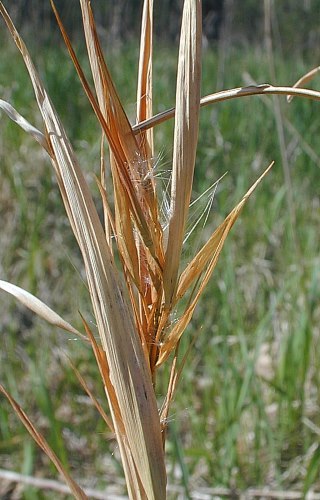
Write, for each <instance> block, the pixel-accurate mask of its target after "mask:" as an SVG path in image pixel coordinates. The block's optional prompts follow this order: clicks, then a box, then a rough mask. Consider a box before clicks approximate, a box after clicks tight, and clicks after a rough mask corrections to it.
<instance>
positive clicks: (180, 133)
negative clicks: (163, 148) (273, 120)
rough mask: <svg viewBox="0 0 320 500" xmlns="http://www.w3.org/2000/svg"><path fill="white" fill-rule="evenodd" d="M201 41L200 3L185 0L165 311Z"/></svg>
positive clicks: (181, 222) (188, 175) (188, 171)
mask: <svg viewBox="0 0 320 500" xmlns="http://www.w3.org/2000/svg"><path fill="white" fill-rule="evenodd" d="M201 38H202V35H201V2H200V1H199V0H186V1H185V3H184V8H183V17H182V28H181V37H180V49H179V62H178V75H177V91H176V114H175V128H174V142H173V167H172V186H171V203H170V222H169V234H168V244H167V249H166V254H165V261H166V263H165V270H164V277H163V283H164V292H165V303H166V307H167V308H168V307H169V306H170V304H171V302H172V300H173V297H174V294H175V290H176V284H177V277H178V271H179V263H180V256H181V251H182V244H183V239H184V229H185V224H186V220H187V215H188V209H189V204H190V197H191V189H192V182H193V172H194V166H195V158H196V148H197V142H198V127H199V109H200V108H199V106H200V85H201Z"/></svg>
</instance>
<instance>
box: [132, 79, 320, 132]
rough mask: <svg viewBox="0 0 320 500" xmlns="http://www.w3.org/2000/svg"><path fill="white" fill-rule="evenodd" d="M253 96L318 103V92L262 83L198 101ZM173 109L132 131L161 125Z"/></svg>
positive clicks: (136, 126)
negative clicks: (288, 98)
mask: <svg viewBox="0 0 320 500" xmlns="http://www.w3.org/2000/svg"><path fill="white" fill-rule="evenodd" d="M253 95H283V96H290V95H291V96H293V97H295V96H297V97H304V98H305V99H311V100H313V101H320V92H318V91H316V90H310V89H301V88H294V87H275V86H273V85H269V84H268V83H263V84H261V85H249V86H247V87H236V88H234V89H229V90H221V91H220V92H216V93H214V94H208V95H206V96H205V97H202V98H201V100H200V107H203V106H208V105H209V104H214V103H216V102H223V101H228V100H230V99H237V98H239V97H248V96H253ZM175 112H176V111H175V108H171V109H167V110H166V111H161V113H158V114H157V115H155V116H153V117H152V118H150V119H149V120H145V121H144V122H142V123H138V124H136V125H134V126H133V127H132V129H133V131H134V132H135V133H136V134H138V133H140V132H141V131H142V130H147V129H148V128H150V127H155V126H156V125H159V124H160V123H163V122H165V121H167V120H169V119H170V118H173V117H174V115H175Z"/></svg>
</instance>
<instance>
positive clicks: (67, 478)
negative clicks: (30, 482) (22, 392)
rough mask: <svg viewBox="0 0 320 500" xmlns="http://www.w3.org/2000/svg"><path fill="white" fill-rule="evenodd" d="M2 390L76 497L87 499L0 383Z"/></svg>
mask: <svg viewBox="0 0 320 500" xmlns="http://www.w3.org/2000/svg"><path fill="white" fill-rule="evenodd" d="M0 392H1V393H2V394H3V395H4V396H5V397H6V398H7V399H8V401H9V403H10V404H11V406H12V408H13V409H14V411H15V412H16V414H17V415H18V417H19V418H20V420H21V422H22V423H23V425H24V426H25V428H26V429H27V431H28V432H29V434H30V435H31V436H32V437H33V439H34V440H35V441H36V443H37V444H38V446H39V447H40V448H41V449H42V450H43V451H44V452H45V454H46V455H48V457H49V458H50V460H51V461H52V462H53V463H54V465H55V466H56V468H57V469H58V471H59V472H60V474H62V476H63V477H64V479H65V481H66V483H67V484H68V486H69V488H70V490H71V491H72V493H73V495H74V497H75V498H76V499H78V500H85V499H87V496H86V495H85V493H84V491H83V490H82V489H81V488H80V486H78V484H77V483H76V482H75V481H74V480H73V479H72V477H71V476H70V475H69V473H68V471H67V470H66V469H65V468H64V466H63V465H62V463H61V462H60V460H59V458H58V457H57V455H56V454H55V452H54V451H53V450H52V448H51V447H50V446H49V444H48V443H47V441H46V440H45V438H44V437H43V435H42V434H41V433H40V432H39V431H37V429H36V428H35V426H34V425H33V423H32V422H31V420H30V419H29V417H28V416H27V415H26V414H25V412H24V411H23V409H22V408H21V407H20V406H19V404H18V403H17V401H16V400H15V399H14V398H13V397H12V396H10V394H9V393H8V392H7V391H6V390H5V388H4V387H3V386H2V385H1V384H0Z"/></svg>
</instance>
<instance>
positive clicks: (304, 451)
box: [0, 0, 320, 500]
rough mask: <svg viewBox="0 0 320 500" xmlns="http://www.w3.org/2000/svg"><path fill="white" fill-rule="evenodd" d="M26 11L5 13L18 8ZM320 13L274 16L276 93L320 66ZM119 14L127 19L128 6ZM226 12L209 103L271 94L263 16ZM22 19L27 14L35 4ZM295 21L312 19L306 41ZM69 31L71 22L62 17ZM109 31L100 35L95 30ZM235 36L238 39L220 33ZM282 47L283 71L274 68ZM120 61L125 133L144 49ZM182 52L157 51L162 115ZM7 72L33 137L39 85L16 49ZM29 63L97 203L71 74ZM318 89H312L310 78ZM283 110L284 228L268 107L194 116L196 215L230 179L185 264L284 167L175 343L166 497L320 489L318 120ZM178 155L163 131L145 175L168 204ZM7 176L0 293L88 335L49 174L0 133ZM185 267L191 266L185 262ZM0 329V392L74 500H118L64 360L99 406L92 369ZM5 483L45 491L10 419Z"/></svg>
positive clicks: (58, 340)
mask: <svg viewBox="0 0 320 500" xmlns="http://www.w3.org/2000/svg"><path fill="white" fill-rule="evenodd" d="M19 3H20V2H19V0H17V1H16V2H15V4H16V7H18V4H19ZM24 3H25V5H27V3H26V2H24ZM40 3H41V5H44V2H40ZM71 3H72V4H73V3H74V2H70V7H67V5H68V6H69V2H68V3H66V2H63V6H62V7H64V8H66V9H67V8H70V9H73V8H74V7H73V6H72V7H71ZM120 3H122V2H120ZM289 3H290V9H289ZM316 3H317V2H312V1H311V0H310V1H309V2H306V1H305V2H277V3H276V4H275V11H274V15H276V16H277V19H278V21H277V22H278V27H279V29H278V37H279V38H278V39H275V52H274V66H275V73H276V82H272V83H277V84H291V83H293V82H294V81H296V79H298V77H299V76H300V75H301V74H303V73H304V72H306V71H308V70H309V69H310V68H311V67H313V66H316V65H317V64H318V60H317V57H318V56H319V44H318V48H317V49H315V50H314V51H312V52H310V47H311V46H313V45H312V44H313V43H315V42H314V40H318V38H317V37H319V31H318V30H319V27H316V26H315V23H316V20H315V18H316V17H317V16H315V9H316ZM57 4H58V2H57ZM75 4H76V7H75V9H77V8H78V4H77V2H75ZM122 4H123V3H122ZM128 4H130V5H132V6H133V5H134V2H131V3H130V2H129V3H128ZM167 4H168V8H169V2H167V3H164V8H165V6H167ZM229 4H230V6H231V7H232V8H233V16H232V20H231V21H230V20H229V21H230V22H229V24H227V26H226V27H225V28H224V30H225V31H224V37H226V38H224V41H225V43H221V42H212V44H211V43H209V45H208V46H207V47H206V48H205V50H204V57H203V77H204V79H203V92H202V93H203V94H206V93H210V92H212V91H213V90H216V85H218V84H219V85H221V87H223V88H229V87H233V86H239V85H240V86H241V85H244V84H247V83H248V79H249V80H250V81H251V82H253V81H257V82H258V83H262V82H265V81H269V80H270V67H269V62H268V58H267V56H266V54H265V52H264V51H263V50H262V45H263V43H262V42H263V40H262V39H259V29H260V30H261V29H262V30H263V27H262V28H261V26H263V12H261V9H262V7H261V3H259V2H250V1H247V2H242V5H243V6H244V5H247V7H246V8H248V10H247V11H246V12H249V11H250V16H252V17H251V18H250V16H249V15H248V16H242V17H241V19H240V14H239V9H240V7H239V6H238V3H237V2H234V3H233V2H230V3H229ZM30 5H31V4H30ZM39 5H40V4H39ZM106 5H107V3H106ZM114 5H115V4H114ZM139 5H140V3H139ZM32 6H33V8H34V9H35V12H37V7H36V6H37V2H36V1H35V0H34V1H33V2H32ZM9 7H10V6H9ZM94 7H96V6H95V5H94ZM97 7H99V6H98V2H97ZM286 7H287V9H286ZM39 8H40V7H39ZM105 8H106V7H105ZM243 8H244V7H243ZM10 10H11V9H10ZM96 10H98V9H96ZM70 12H71V11H70ZM302 13H303V15H302ZM304 14H305V15H306V16H309V20H308V23H309V24H307V20H306V18H305V17H304ZM64 15H65V17H66V18H67V17H68V13H67V12H65V14H64ZM99 15H100V14H99ZM101 16H102V17H101V22H102V19H103V13H102V14H101ZM137 16H140V11H139V14H137ZM299 16H300V17H299ZM30 19H32V18H30ZM137 19H138V17H137ZM284 19H286V22H284ZM252 20H254V23H253V22H252ZM298 20H299V23H298ZM28 22H30V26H31V20H30V21H27V28H28ZM21 23H24V19H21ZM137 23H138V21H137ZM230 23H231V24H230ZM304 23H306V25H305V26H306V27H304ZM50 25H51V21H50ZM234 25H237V29H236V30H235V31H234V30H233V29H231V28H230V26H234ZM297 26H298V27H299V29H297ZM300 29H301V33H300ZM50 30H51V28H50ZM304 30H305V31H304ZM49 32H50V33H51V31H47V33H49ZM262 32H263V31H262ZM302 32H304V36H302ZM134 33H135V31H134V30H133V31H132V36H134ZM228 33H229V34H230V33H231V35H230V38H229V37H228ZM274 33H275V32H274ZM306 33H307V35H306ZM308 34H309V35H308ZM1 36H2V35H1ZM293 36H294V37H295V38H294V40H296V41H297V43H296V44H295V43H293V42H292V40H293V38H292V37H293ZM237 37H238V38H237ZM290 37H291V38H290ZM308 37H309V38H308ZM260 38H263V37H261V31H260ZM239 40H243V43H240V44H239V43H238V42H239ZM248 41H250V44H248ZM280 41H281V43H280ZM290 43H291V48H292V54H290V55H289V56H286V57H284V52H285V51H286V53H287V51H288V50H289V44H290ZM122 44H123V45H122V48H118V49H117V52H113V51H112V50H110V54H109V57H108V59H109V61H110V64H111V69H112V75H113V77H114V79H115V81H116V84H117V86H118V88H119V92H120V95H121V97H122V99H123V101H124V105H125V108H126V110H127V112H128V114H129V116H130V118H131V119H132V120H134V117H135V99H136V97H135V86H136V73H137V44H136V43H130V44H128V43H127V44H126V42H125V41H123V42H122ZM310 44H311V45H310ZM295 45H296V48H295ZM80 51H81V49H80ZM317 51H318V52H317ZM175 52H176V47H175V49H174V50H173V49H172V45H170V46H168V45H165V43H162V44H159V46H157V48H156V52H155V67H154V85H155V89H154V94H155V112H156V111H160V110H163V109H165V108H167V107H170V106H172V104H173V102H174V94H175V88H174V81H175V72H176V69H175V68H176V55H175ZM1 54H2V57H1V59H0V75H1V77H0V97H1V98H3V99H6V100H8V101H9V102H10V103H11V104H12V105H14V106H15V107H16V108H17V110H18V111H19V112H21V113H22V114H23V115H24V116H25V117H26V118H27V119H29V120H30V121H31V122H32V123H35V124H37V123H38V122H39V117H38V114H37V111H36V106H35V103H34V98H33V94H32V89H31V85H30V83H29V81H28V77H27V75H26V71H25V69H24V66H23V63H22V62H21V60H20V58H19V55H18V54H17V53H16V50H15V49H14V48H13V47H12V45H9V43H6V45H5V48H2V50H1ZM34 54H35V60H36V63H37V65H38V66H39V68H40V70H41V73H42V75H43V78H44V80H45V82H46V85H47V87H48V90H49V93H50V95H51V96H52V99H53V101H54V103H55V105H56V107H57V109H58V111H59V112H60V113H61V116H62V120H63V122H64V123H65V126H66V129H67V131H68V133H69V135H70V138H71V139H72V141H73V143H74V145H75V148H76V151H77V154H78V156H79V159H80V163H81V165H82V166H83V169H84V170H85V172H86V175H87V178H88V181H89V183H90V185H91V186H92V189H93V191H94V192H95V193H97V187H96V184H95V180H94V175H93V174H94V173H96V174H97V173H98V171H99V129H98V127H97V125H96V123H95V119H94V116H93V114H92V112H91V110H90V107H89V105H88V103H87V100H86V98H85V96H84V95H83V92H82V90H81V87H80V84H79V83H78V81H77V77H76V75H75V71H74V70H73V68H72V65H71V63H70V62H69V60H68V57H67V55H66V53H65V50H63V49H62V48H61V47H59V46H58V47H56V46H54V44H53V43H48V46H46V45H44V46H42V47H41V50H40V49H39V47H38V48H34ZM317 54H318V56H317ZM244 72H246V73H244ZM248 75H249V76H248ZM313 85H314V86H315V88H319V87H320V85H319V78H318V79H315V81H314V82H313ZM279 105H280V107H281V113H282V117H283V124H284V135H285V149H286V154H287V156H288V160H289V165H290V174H291V183H292V193H293V200H294V210H295V221H294V225H292V219H291V218H290V213H289V210H288V201H287V192H288V186H287V185H286V183H285V180H284V174H283V170H282V158H281V155H280V152H279V151H280V149H279V139H278V135H277V129H276V122H275V114H274V106H273V103H272V99H270V98H260V97H253V98H252V97H251V98H246V99H241V100H235V101H233V102H226V103H223V104H218V105H216V106H214V107H210V108H206V109H203V110H202V112H201V120H200V127H201V128H200V144H199V153H198V157H197V169H196V179H195V188H194V190H195V192H194V198H195V197H196V196H197V195H198V194H200V193H201V192H203V191H204V190H205V189H206V188H208V187H209V186H210V185H211V184H212V183H213V182H214V181H215V180H217V179H218V178H219V177H220V176H221V175H223V174H224V173H225V172H228V173H227V175H226V177H224V179H223V180H222V181H221V182H220V183H219V186H218V189H217V191H216V194H215V197H214V203H213V208H212V209H211V211H210V213H209V218H208V222H207V224H206V226H205V227H204V228H203V229H200V230H199V229H197V231H196V232H195V233H194V234H193V235H192V236H191V238H190V246H189V247H190V249H191V248H192V254H194V248H195V247H196V246H197V245H199V241H200V240H201V239H205V238H207V237H208V235H209V234H210V233H211V232H212V230H213V228H215V227H216V225H217V224H218V223H219V222H220V221H221V219H222V217H223V216H225V215H226V214H227V213H228V211H229V210H231V208H232V207H233V206H234V204H235V203H236V202H237V201H238V200H239V199H240V198H241V196H242V194H243V193H244V192H245V190H246V189H247V188H248V187H249V186H250V185H251V184H252V183H253V182H254V180H255V179H256V178H257V177H258V175H259V174H260V173H261V172H262V170H263V169H264V167H266V166H267V165H268V164H269V163H270V161H271V160H275V161H276V165H275V167H274V169H273V171H272V172H271V173H270V174H269V176H268V178H267V179H265V181H264V182H263V184H262V185H261V186H260V187H259V189H258V191H257V192H256V193H255V194H254V196H253V198H252V199H251V200H250V202H249V204H248V206H247V207H246V208H245V210H244V212H243V213H242V215H241V217H240V220H239V222H237V224H236V226H235V228H234V229H233V231H232V233H231V235H230V236H229V241H228V242H227V244H226V247H225V249H224V250H223V255H222V258H221V260H220V262H219V265H218V267H217V270H216V272H215V274H214V277H213V279H212V283H211V286H210V288H209V289H208V291H207V292H206V296H205V297H204V299H203V300H202V302H201V304H202V305H201V307H199V308H198V309H197V312H196V315H195V318H194V320H193V322H192V328H190V329H189V333H188V334H187V335H186V337H185V338H184V340H183V342H182V352H183V350H185V349H186V348H187V346H188V344H189V343H190V339H191V338H193V337H194V335H198V337H197V340H196V342H195V346H194V348H193V349H192V351H191V354H190V358H189V361H188V363H187V366H186V367H185V371H184V376H183V378H182V381H181V385H180V388H179V390H178V392H177V396H176V399H175V402H174V407H173V409H172V416H171V417H170V418H171V421H172V422H171V424H170V426H169V441H168V446H167V455H168V471H169V483H170V484H176V485H182V486H183V488H185V492H186V498H187V492H188V491H189V490H190V491H191V490H196V489H197V488H200V487H202V486H209V487H213V486H217V485H224V486H228V487H230V488H239V489H245V488H247V487H250V486H253V485H254V486H258V485H267V486H268V487H270V488H280V489H300V490H302V489H304V488H305V489H308V488H309V487H310V486H312V487H313V488H318V489H319V488H320V484H319V479H318V478H319V465H320V464H319V459H318V457H319V446H320V438H319V436H320V412H319V404H320V390H319V388H320V381H319V373H320V356H319V347H320V346H319V342H320V329H319V324H320V322H319V320H320V306H319V298H320V285H319V283H320V280H319V278H320V257H319V255H320V252H319V251H320V241H319V223H320V197H319V189H318V186H319V168H320V151H319V146H318V142H317V138H318V136H319V133H320V118H319V109H318V108H319V104H317V103H313V102H310V101H306V100H304V101H303V100H299V99H294V100H293V102H292V103H291V104H290V105H288V104H287V103H286V101H285V99H281V100H280V101H279ZM171 141H172V123H167V124H164V125H161V126H159V127H158V129H157V150H158V157H157V158H156V159H155V162H156V163H157V165H158V167H157V169H158V171H159V176H160V178H162V179H163V183H164V186H165V185H166V179H167V178H168V176H169V175H170V158H171V155H172V151H171V146H170V145H171ZM0 173H1V175H0V199H1V205H0V214H1V229H2V230H1V245H0V274H1V278H2V279H6V280H9V281H12V282H13V283H15V284H17V285H19V286H22V287H25V288H26V289H28V290H29V291H31V292H33V293H35V294H37V295H38V296H39V297H40V298H41V299H42V300H44V301H45V302H47V303H48V304H49V305H50V306H52V307H53V309H55V310H57V311H58V312H59V313H60V314H61V315H62V316H64V317H65V319H67V320H68V321H70V322H73V323H77V324H78V326H79V327H80V324H81V322H80V318H79V314H78V311H79V310H80V311H81V313H82V314H83V315H84V316H85V317H86V318H87V319H88V320H89V321H90V320H91V319H92V317H93V316H92V314H91V310H90V304H89V301H88V294H87V290H86V285H85V283H84V282H83V269H82V264H81V258H80V255H79V251H78V249H77V247H76V244H75V241H74V239H73V236H72V234H71V230H70V228H69V227H68V223H67V219H66V216H65V215H64V210H63V207H62V203H61V200H60V196H59V193H58V189H57V186H56V182H55V179H54V175H53V172H52V170H51V168H50V165H49V162H48V160H47V159H46V158H45V157H44V155H43V154H42V153H41V152H40V151H39V148H38V146H37V145H36V144H34V143H33V142H32V140H31V139H30V138H29V137H27V136H26V135H25V134H24V133H23V132H22V131H20V129H18V128H17V127H16V126H15V125H14V124H12V123H11V122H9V120H7V118H6V117H4V116H3V115H1V121H0ZM203 210H204V206H203V205H201V203H200V206H199V205H198V206H197V205H196V207H195V213H194V217H195V218H197V217H198V213H199V211H200V213H201V212H202V211H203ZM190 225H192V221H190ZM190 252H191V250H190ZM188 258H189V253H188V250H186V253H185V259H186V261H187V260H188ZM0 311H1V321H0V334H1V344H2V345H1V350H0V380H1V382H2V383H3V384H4V385H5V386H6V387H7V388H8V389H9V390H10V391H11V393H12V395H13V396H14V397H16V398H17V399H18V400H19V401H20V403H21V404H22V406H23V407H24V409H25V410H26V411H27V412H28V414H30V416H31V417H32V418H33V420H34V421H35V422H37V424H38V426H39V427H40V429H41V430H42V431H43V432H45V434H46V436H47V438H48V441H49V442H50V444H51V445H52V446H53V448H54V449H55V450H56V452H57V453H58V454H59V456H60V457H61V458H62V460H64V462H65V463H69V465H70V468H71V469H72V470H73V473H74V475H75V476H76V477H77V478H81V479H82V481H83V484H86V485H87V486H94V487H97V488H102V487H103V486H104V485H105V484H117V485H118V490H114V491H120V492H121V491H122V487H123V482H122V479H121V468H120V465H119V461H118V455H117V450H116V448H115V443H114V441H113V440H112V439H110V436H109V434H108V432H107V431H106V429H105V427H104V425H103V422H101V421H100V419H99V416H98V415H97V413H96V411H95V409H94V408H93V407H92V405H91V404H90V401H89V400H88V398H87V397H86V396H85V395H84V393H83V391H82V389H81V387H80V386H79V383H78V381H77V380H76V377H75V375H74V373H73V370H72V368H71V367H70V365H69V364H68V361H67V357H68V356H70V357H71V358H72V360H73V362H74V363H75V365H76V366H77V368H78V369H79V370H80V372H81V373H82V375H83V376H84V377H85V378H86V380H87V382H88V384H89V386H90V387H92V389H93V390H94V392H95V394H97V395H98V396H100V397H101V400H104V399H105V397H104V394H103V388H102V387H100V386H99V385H98V386H97V383H96V380H97V379H99V378H98V376H97V373H96V366H95V362H94V361H93V356H92V354H91V352H90V351H89V350H88V349H87V347H86V346H84V345H82V344H81V343H80V342H79V341H78V342H77V341H75V340H73V339H70V338H69V336H66V334H64V333H61V332H57V331H55V330H53V329H52V328H50V327H48V326H47V325H46V324H44V322H43V321H41V320H39V319H37V318H35V317H34V316H32V315H31V314H29V313H28V312H27V311H26V310H24V309H23V308H22V307H20V306H18V305H17V304H16V303H15V302H13V301H11V300H10V299H9V298H8V297H6V296H5V295H4V294H1V297H0ZM164 371H165V370H164ZM165 377H166V373H163V379H161V377H160V379H159V385H158V395H159V404H160V402H161V398H162V396H163V392H164V391H165V385H164V380H165ZM0 467H2V468H7V469H13V470H17V471H21V472H23V473H28V474H35V473H39V471H41V474H42V475H44V476H54V474H55V472H54V470H53V468H52V466H51V465H50V464H49V463H48V460H47V459H46V457H44V456H43V454H42V453H41V452H40V451H39V450H38V449H37V448H36V446H35V445H34V444H33V443H32V441H31V440H30V439H29V437H28V436H27V435H26V432H25V431H24V429H23V428H22V427H21V426H20V424H19V423H18V422H17V419H16V417H15V415H14V414H13V413H12V410H11V409H10V408H9V407H8V405H7V404H5V403H3V401H1V405H0ZM0 492H1V489H0ZM21 495H22V498H26V499H27V500H29V499H34V498H50V496H47V494H46V495H44V494H43V496H40V494H39V493H35V491H34V490H32V489H26V490H25V492H24V493H23V494H21ZM52 498H58V495H54V496H53V497H52ZM172 498H174V497H172Z"/></svg>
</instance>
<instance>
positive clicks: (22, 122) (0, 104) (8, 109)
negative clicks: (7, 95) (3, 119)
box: [0, 99, 51, 155]
mask: <svg viewBox="0 0 320 500" xmlns="http://www.w3.org/2000/svg"><path fill="white" fill-rule="evenodd" d="M0 109H2V111H4V112H5V113H6V114H7V115H8V116H9V118H11V120H12V121H14V122H15V123H16V124H17V125H19V127H21V128H22V129H23V130H25V132H28V134H30V135H32V137H33V138H34V139H35V140H36V141H37V142H38V143H39V144H41V146H42V147H43V148H44V149H45V150H46V151H47V153H48V154H49V155H51V151H50V146H49V143H48V141H47V139H46V137H45V135H44V134H43V133H42V132H40V130H38V129H37V128H36V127H34V126H33V125H31V123H29V122H28V121H27V120H26V119H25V118H23V116H21V115H20V114H19V113H18V111H16V110H15V109H14V107H13V106H11V104H9V103H8V102H6V101H3V99H0Z"/></svg>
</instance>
